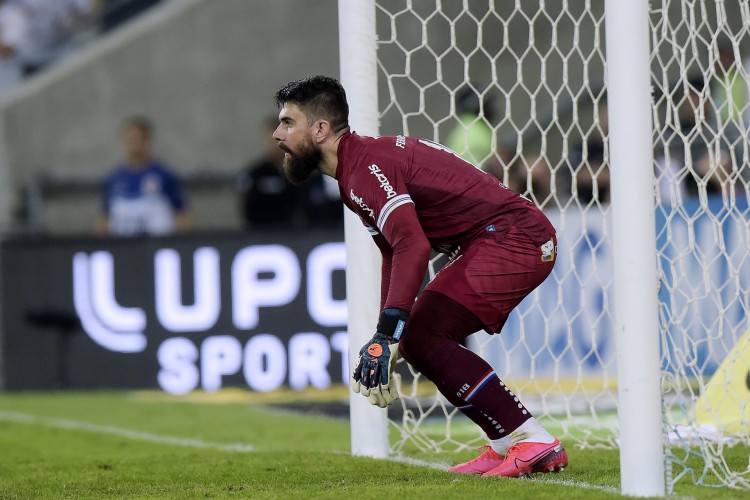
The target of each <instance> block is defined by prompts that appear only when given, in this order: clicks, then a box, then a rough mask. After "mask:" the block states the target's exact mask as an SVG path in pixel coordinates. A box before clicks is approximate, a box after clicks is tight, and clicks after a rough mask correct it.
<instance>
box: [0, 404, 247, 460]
mask: <svg viewBox="0 0 750 500" xmlns="http://www.w3.org/2000/svg"><path fill="white" fill-rule="evenodd" d="M0 420H2V421H5V422H13V423H18V424H30V425H42V426H45V427H53V428H56V429H69V430H76V431H82V432H88V433H91V434H106V435H109V436H118V437H124V438H128V439H135V440H138V441H147V442H149V443H158V444H168V445H173V446H183V447H187V448H203V449H209V450H220V451H229V452H236V453H249V452H252V451H254V448H253V447H252V446H251V445H249V444H244V443H214V442H211V441H201V440H200V439H188V438H178V437H172V436H164V435H162V434H153V433H150V432H141V431H134V430H131V429H124V428H122V427H114V426H111V425H98V424H92V423H90V422H84V421H80V420H66V419H61V418H47V417H37V416H35V415H29V414H27V413H18V412H12V411H2V410H0Z"/></svg>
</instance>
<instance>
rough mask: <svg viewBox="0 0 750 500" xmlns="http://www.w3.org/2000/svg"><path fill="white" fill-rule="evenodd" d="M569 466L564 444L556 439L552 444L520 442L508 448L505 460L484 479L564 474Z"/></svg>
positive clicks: (484, 474) (488, 472)
mask: <svg viewBox="0 0 750 500" xmlns="http://www.w3.org/2000/svg"><path fill="white" fill-rule="evenodd" d="M567 466H568V454H567V453H566V452H565V448H563V445H562V443H560V441H559V440H557V439H555V440H554V441H553V442H552V443H525V442H520V443H516V444H514V445H512V446H511V447H510V448H508V454H507V455H505V460H503V462H502V463H501V464H500V465H498V466H497V467H495V468H494V469H492V470H489V471H487V472H485V473H483V474H482V476H484V477H492V476H503V477H521V476H530V475H532V474H534V473H536V472H544V473H547V472H562V470H563V469H565V467H567Z"/></svg>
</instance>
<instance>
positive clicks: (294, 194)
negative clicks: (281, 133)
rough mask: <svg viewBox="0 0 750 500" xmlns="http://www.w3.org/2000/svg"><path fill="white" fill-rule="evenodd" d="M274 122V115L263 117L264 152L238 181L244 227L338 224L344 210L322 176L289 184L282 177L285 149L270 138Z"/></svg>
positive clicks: (305, 226) (296, 226)
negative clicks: (305, 181) (280, 147)
mask: <svg viewBox="0 0 750 500" xmlns="http://www.w3.org/2000/svg"><path fill="white" fill-rule="evenodd" d="M277 125H278V118H276V117H275V116H272V117H268V118H266V120H264V122H263V142H264V151H263V155H262V156H261V157H259V158H257V159H256V160H254V161H253V162H252V163H250V164H249V165H248V166H247V167H246V168H245V170H244V171H243V172H242V174H241V175H240V177H239V178H238V181H237V187H238V189H239V192H240V203H241V210H242V216H243V219H244V221H245V226H246V227H247V228H293V229H305V228H308V227H314V226H322V225H331V224H334V225H335V224H338V223H340V222H341V221H342V220H343V211H344V209H343V205H342V204H341V201H340V199H338V190H336V192H335V193H329V191H328V190H327V186H326V184H325V181H324V180H323V177H322V176H321V175H319V174H316V175H315V177H313V178H312V179H311V180H310V182H307V183H304V184H292V183H291V182H289V181H288V180H287V179H286V177H285V176H284V172H283V170H282V167H281V165H282V162H283V159H284V152H283V151H282V150H281V149H279V146H278V144H277V143H276V141H275V140H274V139H273V131H274V130H275V129H276V127H277ZM321 211H322V212H326V213H321ZM313 216H314V218H313ZM329 219H332V220H329Z"/></svg>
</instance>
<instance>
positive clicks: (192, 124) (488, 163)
mask: <svg viewBox="0 0 750 500" xmlns="http://www.w3.org/2000/svg"><path fill="white" fill-rule="evenodd" d="M253 3H255V2H242V1H240V0H227V1H222V2H220V3H217V2H203V1H200V0H181V1H177V0H0V99H2V101H1V102H2V106H0V122H1V123H0V125H1V127H0V132H1V133H2V138H1V140H2V141H3V143H4V151H3V152H2V154H0V171H4V172H5V173H3V174H0V181H4V182H5V186H6V187H5V190H4V192H2V193H0V200H3V201H2V203H0V204H1V205H3V206H2V207H0V219H2V226H3V228H5V230H13V231H20V232H32V233H40V232H41V233H51V234H58V233H59V234H64V233H87V232H92V233H93V232H96V233H99V234H102V235H120V236H132V235H142V234H170V233H173V232H181V231H182V232H184V231H188V230H211V229H238V228H246V229H248V230H252V229H253V228H264V229H293V230H303V229H306V228H310V227H313V228H314V227H321V226H331V227H339V226H340V225H341V221H342V211H343V208H342V206H341V203H340V200H339V199H338V196H339V195H338V191H337V188H336V186H335V184H333V183H332V182H328V181H327V180H324V179H322V178H316V179H314V180H313V182H311V183H309V184H307V185H304V186H293V185H290V184H289V183H288V182H287V181H286V180H285V179H284V178H283V176H282V175H281V171H280V162H281V154H280V151H279V150H278V148H277V147H276V146H275V144H274V143H273V140H272V139H271V133H272V130H273V128H274V127H275V125H276V120H275V115H274V112H275V110H274V109H273V106H272V104H271V95H272V93H273V90H274V89H275V88H276V87H277V86H278V85H279V84H282V83H284V82H286V81H289V80H291V79H295V78H298V77H300V76H304V75H307V74H313V73H327V74H332V75H334V76H335V75H337V74H338V63H337V60H332V58H330V57H323V56H321V54H337V53H338V50H337V45H336V44H337V37H336V33H337V28H336V15H335V14H336V13H335V7H336V5H335V2H328V4H322V5H321V8H320V9H316V10H315V12H314V13H305V12H303V10H302V9H300V8H299V5H300V4H299V3H295V2H293V1H282V2H276V3H275V4H274V6H272V7H269V8H266V9H264V11H263V15H262V16H260V15H258V14H257V11H254V10H253V5H252V4H253ZM329 4H330V5H329ZM285 25H286V26H295V36H294V37H286V38H285V37H282V36H281V35H280V32H281V31H282V30H283V29H284V28H283V26H285ZM217 26H220V27H221V29H218V30H217V29H216V27H217ZM321 28H326V29H321ZM321 32H323V33H325V36H323V37H322V38H318V43H319V44H320V45H319V47H318V50H315V49H314V48H311V47H310V46H309V44H308V43H307V42H305V40H309V38H310V37H311V36H316V37H318V36H319V34H320V33H321ZM713 48H714V54H713V58H712V59H713V61H714V62H713V69H711V70H709V71H703V72H702V73H699V74H696V75H694V76H693V77H691V79H690V80H689V82H687V84H685V83H684V82H682V83H676V84H675V87H674V90H673V92H671V93H669V94H665V95H662V96H655V99H657V100H659V102H660V104H661V106H660V107H657V109H660V110H662V111H663V113H664V116H662V117H656V118H659V119H660V121H662V122H663V123H660V128H659V134H660V135H661V137H659V138H658V140H655V144H657V146H656V148H655V156H656V162H655V173H656V175H657V180H658V183H657V184H658V185H657V193H656V194H657V200H658V202H659V203H662V204H666V205H670V204H678V203H681V202H682V201H684V200H685V199H688V198H690V197H700V196H705V195H710V194H713V193H716V194H718V193H723V194H724V195H727V194H728V193H733V194H739V195H746V193H747V191H748V182H749V181H750V166H748V165H746V164H745V162H744V159H746V158H747V157H748V154H747V132H748V126H747V125H748V124H750V106H749V103H750V92H749V90H748V85H747V73H748V70H747V66H748V65H750V63H749V62H748V61H747V60H745V59H744V57H743V54H742V53H741V51H742V49H743V45H742V43H739V42H737V41H736V40H734V41H733V40H731V39H729V38H719V39H717V40H716V41H715V43H714V44H713ZM334 59H335V58H334ZM508 63H509V64H512V63H513V61H509V62H508ZM516 63H517V62H516ZM506 66H507V64H506ZM590 70H591V73H592V81H595V82H596V81H597V79H598V81H599V86H600V87H601V88H603V78H604V76H603V73H604V68H603V64H601V67H599V66H596V65H594V66H592V67H591V68H590ZM597 72H599V74H598V75H597V74H596V73H597ZM704 75H710V76H709V77H708V78H706V77H705V76H704ZM448 98H449V99H450V100H451V101H452V108H451V109H452V110H454V111H453V116H452V117H451V119H450V120H443V121H442V122H441V125H440V127H438V128H439V133H438V135H439V137H438V140H440V141H441V142H443V143H444V144H445V145H447V146H448V147H449V148H451V149H453V150H454V151H456V152H457V153H459V154H461V155H463V156H464V157H465V158H467V159H468V160H469V161H471V162H472V163H474V164H475V165H477V166H479V167H480V168H482V169H484V170H486V171H488V172H489V173H491V174H492V175H495V176H496V177H497V178H498V179H499V180H500V181H501V182H503V183H505V184H506V185H507V186H508V187H509V188H511V189H513V190H514V191H516V192H519V193H521V194H523V195H525V196H527V197H528V198H530V199H531V200H532V201H533V202H534V203H536V204H538V205H539V206H541V207H542V208H543V209H545V210H558V209H563V208H565V207H567V206H569V205H571V204H577V205H578V206H579V207H580V208H581V209H582V210H586V209H587V207H590V206H593V205H596V206H598V207H603V208H606V205H607V204H608V203H609V201H610V198H609V166H608V147H607V133H608V119H607V103H606V94H605V93H604V92H603V91H602V92H601V93H599V94H596V95H593V96H585V98H578V99H577V100H576V99H569V101H570V102H569V103H568V104H569V109H568V110H567V111H565V110H564V112H566V113H568V116H567V117H563V118H560V119H559V121H558V122H556V123H551V124H544V123H536V122H532V125H536V130H534V129H535V127H531V128H529V127H528V124H527V125H524V126H523V127H522V128H518V127H516V128H515V129H513V130H512V132H513V133H512V134H511V135H508V134H502V133H499V130H501V129H502V127H505V126H507V119H508V116H503V115H504V113H505V109H504V106H508V97H507V96H503V95H502V94H501V93H500V92H498V88H497V86H496V85H495V84H490V82H483V81H478V80H472V81H466V82H464V83H463V84H462V85H461V86H460V87H459V88H457V89H455V90H454V91H453V92H451V93H450V95H449V96H448ZM573 109H575V110H577V112H578V113H580V116H579V117H578V119H577V122H576V125H577V126H576V127H571V128H570V129H567V130H565V129H562V124H563V123H566V122H569V121H570V120H571V118H570V115H571V114H572V113H573ZM660 112H661V111H660ZM672 115H673V116H672ZM385 122H386V123H385V125H386V126H387V125H388V124H387V120H385ZM386 126H382V127H381V133H382V134H399V133H403V132H404V130H401V129H390V128H386ZM545 127H547V128H546V130H545V129H544V128H545ZM554 127H557V128H558V129H560V130H554V131H551V130H552V128H554ZM529 130H531V134H532V136H531V137H529V136H528V134H529ZM429 132H430V130H429V129H425V130H419V129H418V127H415V128H414V129H411V130H408V133H410V134H412V135H427V136H429V137H430V138H434V137H432V136H431V135H430V134H429ZM553 132H554V133H553ZM534 134H536V135H534ZM522 136H523V137H522ZM541 137H544V141H548V140H551V141H552V142H555V141H556V144H557V145H556V146H555V147H553V148H551V149H546V150H545V149H543V148H546V147H547V145H544V146H542V145H540V144H539V141H540V140H541V139H540V138H541ZM558 151H559V154H557V152H558ZM2 214H5V215H2Z"/></svg>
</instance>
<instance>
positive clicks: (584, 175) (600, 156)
mask: <svg viewBox="0 0 750 500" xmlns="http://www.w3.org/2000/svg"><path fill="white" fill-rule="evenodd" d="M594 106H595V107H596V109H597V116H598V120H597V122H596V123H595V127H594V130H593V132H591V133H590V134H588V135H584V137H583V138H582V140H581V142H580V143H579V144H578V145H577V146H576V147H575V148H574V149H573V151H572V153H571V157H570V161H571V167H572V169H573V170H572V173H573V179H572V180H571V182H572V186H571V187H572V194H573V195H574V197H575V198H576V199H577V200H578V203H579V204H580V205H588V204H589V203H592V202H595V203H609V165H608V160H607V159H606V158H605V149H606V147H605V146H606V140H607V135H608V132H609V114H608V112H607V103H606V101H603V100H602V101H598V102H595V103H594Z"/></svg>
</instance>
